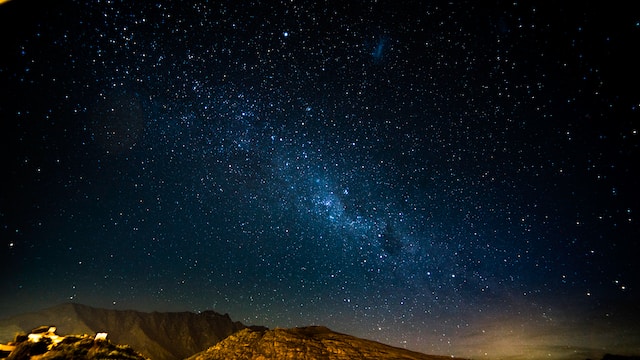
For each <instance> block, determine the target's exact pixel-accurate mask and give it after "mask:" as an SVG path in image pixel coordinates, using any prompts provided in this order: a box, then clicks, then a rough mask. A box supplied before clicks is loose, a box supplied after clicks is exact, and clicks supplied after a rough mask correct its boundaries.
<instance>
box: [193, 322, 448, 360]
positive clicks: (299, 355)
mask: <svg viewBox="0 0 640 360" xmlns="http://www.w3.org/2000/svg"><path fill="white" fill-rule="evenodd" d="M226 359H236V360H258V359H289V360H311V359H313V360H320V359H331V360H342V359H345V360H346V359H350V360H354V359H379V360H385V359H389V360H390V359H394V360H401V359H402V360H445V359H449V360H451V359H453V360H455V358H451V357H447V356H432V355H425V354H421V353H417V352H413V351H409V350H406V349H400V348H397V347H393V346H389V345H384V344H381V343H378V342H375V341H371V340H365V339H360V338H357V337H354V336H350V335H345V334H340V333H337V332H334V331H331V330H330V329H328V328H326V327H322V326H311V327H302V328H294V329H275V330H266V329H261V330H255V329H249V328H247V329H244V330H241V331H239V332H237V333H235V334H233V335H231V336H229V337H228V338H226V339H224V340H222V341H221V342H219V343H217V344H216V345H214V346H212V347H210V348H209V349H207V350H206V351H203V352H201V353H199V354H195V355H193V356H191V357H190V358H189V359H187V360H226Z"/></svg>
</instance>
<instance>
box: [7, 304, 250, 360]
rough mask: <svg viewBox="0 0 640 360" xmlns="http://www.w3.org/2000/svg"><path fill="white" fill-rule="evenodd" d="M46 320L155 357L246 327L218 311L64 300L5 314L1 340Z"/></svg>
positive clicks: (178, 354) (194, 348)
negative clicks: (151, 309)
mask: <svg viewBox="0 0 640 360" xmlns="http://www.w3.org/2000/svg"><path fill="white" fill-rule="evenodd" d="M43 324H46V325H55V326H56V327H57V328H58V331H59V332H60V333H61V334H94V333H97V332H107V333H109V338H110V339H111V341H113V342H114V343H118V344H127V345H130V346H132V347H133V348H135V349H136V350H137V351H139V352H141V353H142V354H144V355H145V356H146V357H149V358H151V359H153V360H175V359H184V358H186V357H188V356H190V355H193V354H194V353H197V352H199V351H202V350H204V349H207V348H208V347H210V346H212V345H214V344H216V343H217V342H219V341H221V340H222V339H224V338H226V337H227V336H229V335H231V334H232V333H234V332H237V331H239V330H241V329H244V328H246V326H245V325H244V324H242V323H241V322H237V321H233V320H232V319H231V317H230V316H229V315H228V314H224V315H223V314H219V313H217V312H215V311H204V312H202V313H192V312H186V311H185V312H140V311H135V310H111V309H100V308H94V307H90V306H87V305H82V304H77V303H63V304H59V305H56V306H53V307H50V308H46V309H42V310H40V311H36V312H31V313H25V314H21V315H16V316H13V317H10V318H7V319H2V320H0V341H3V342H7V341H10V340H12V339H13V338H14V337H15V335H16V334H17V333H28V332H29V331H30V330H31V329H33V328H35V327H38V326H41V325H43Z"/></svg>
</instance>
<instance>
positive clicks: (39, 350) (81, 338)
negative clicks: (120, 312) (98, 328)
mask: <svg viewBox="0 0 640 360" xmlns="http://www.w3.org/2000/svg"><path fill="white" fill-rule="evenodd" d="M45 329H47V330H45ZM5 356H6V358H7V360H32V359H38V360H54V359H57V360H60V359H85V360H94V359H95V360H98V359H121V360H144V359H145V357H144V356H143V355H142V354H140V353H138V352H136V351H135V350H134V349H133V348H132V347H131V346H129V345H116V344H113V343H111V342H110V341H109V340H107V334H106V333H98V334H96V335H95V336H89V335H87V334H84V335H68V336H60V335H58V334H57V333H56V328H55V327H54V326H43V327H39V328H36V329H33V330H32V331H31V332H30V333H29V334H28V335H27V334H18V335H16V338H15V340H14V341H11V342H9V343H8V344H6V345H4V344H3V345H2V346H0V357H5Z"/></svg>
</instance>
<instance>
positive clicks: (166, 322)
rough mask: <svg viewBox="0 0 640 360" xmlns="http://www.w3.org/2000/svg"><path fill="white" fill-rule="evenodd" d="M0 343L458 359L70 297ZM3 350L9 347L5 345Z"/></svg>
mask: <svg viewBox="0 0 640 360" xmlns="http://www.w3.org/2000/svg"><path fill="white" fill-rule="evenodd" d="M37 324H41V325H37ZM42 324H47V325H42ZM51 326H54V327H55V328H54V329H55V333H54V334H50V335H53V336H54V337H56V336H62V337H64V339H62V340H59V341H60V342H59V343H57V344H56V345H55V346H53V347H51V348H50V349H48V351H47V346H48V345H49V344H51V340H49V339H44V340H48V341H44V340H42V339H40V341H30V340H28V339H27V334H29V333H44V332H45V330H44V329H48V328H50V327H51ZM34 329H36V330H34ZM39 329H42V330H39ZM100 333H105V334H106V335H105V337H106V339H104V340H98V337H97V336H96V340H94V336H95V335H96V334H100ZM0 344H7V345H2V346H0V358H2V356H1V354H2V351H4V354H5V356H6V357H7V358H8V359H9V360H28V359H31V358H33V359H36V358H37V359H39V360H49V359H78V360H79V359H89V360H93V359H101V358H104V357H105V356H107V355H108V356H107V358H109V359H129V360H140V359H151V360H181V359H188V360H224V359H238V360H240V359H242V360H258V359H299V360H312V359H331V360H347V359H381V360H384V359H388V360H391V359H397V360H402V359H404V360H445V359H458V358H455V357H451V356H442V355H440V356H438V355H427V354H422V353H419V352H415V351H409V350H407V349H402V348H398V347H393V346H389V345H385V344H382V343H379V342H376V341H371V340H366V339H362V338H358V337H354V336H351V335H347V334H342V333H338V332H335V331H332V330H330V329H329V328H327V327H324V326H307V327H297V328H289V329H282V328H275V329H268V328H266V327H262V326H245V325H243V324H241V323H239V322H236V321H232V320H231V318H230V317H229V315H227V314H224V315H222V314H218V313H216V312H214V311H206V312H202V313H198V314H195V313H191V312H174V313H166V312H165V313H161V312H151V313H147V312H139V311H133V310H108V309H99V308H93V307H90V306H86V305H81V304H75V303H65V304H61V305H58V306H54V307H51V308H47V309H43V310H40V311H37V312H33V313H27V314H22V315H17V316H14V317H11V318H7V319H2V320H0ZM7 346H9V347H8V348H7ZM3 347H4V348H3ZM14 348H15V349H14ZM7 349H11V350H9V351H5V350H7ZM525 358H528V357H525ZM530 358H532V359H533V358H535V356H533V357H530ZM497 359H499V358H496V360H497ZM602 359H603V360H638V359H639V357H634V356H621V355H612V354H604V355H603V357H602Z"/></svg>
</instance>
